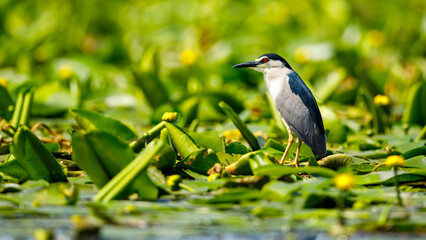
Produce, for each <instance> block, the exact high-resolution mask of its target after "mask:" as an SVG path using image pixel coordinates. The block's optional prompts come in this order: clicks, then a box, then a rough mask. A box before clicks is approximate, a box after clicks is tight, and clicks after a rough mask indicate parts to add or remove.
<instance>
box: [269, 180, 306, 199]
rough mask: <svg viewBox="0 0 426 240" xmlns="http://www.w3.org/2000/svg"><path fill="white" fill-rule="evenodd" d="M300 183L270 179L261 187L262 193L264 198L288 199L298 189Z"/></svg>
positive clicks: (300, 186)
mask: <svg viewBox="0 0 426 240" xmlns="http://www.w3.org/2000/svg"><path fill="white" fill-rule="evenodd" d="M301 188H302V185H301V184H300V183H286V182H282V181H277V180H274V181H271V182H269V183H267V184H265V185H264V186H263V187H262V195H263V196H264V197H265V198H266V199H270V200H278V201H288V200H290V199H291V197H292V196H293V193H295V192H296V191H298V190H300V189H301Z"/></svg>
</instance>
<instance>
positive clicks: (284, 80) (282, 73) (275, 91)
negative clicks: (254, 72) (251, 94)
mask: <svg viewBox="0 0 426 240" xmlns="http://www.w3.org/2000/svg"><path fill="white" fill-rule="evenodd" d="M262 72H263V74H264V75H263V77H264V79H265V84H266V87H267V88H268V92H269V94H270V95H271V97H272V99H273V100H274V102H275V98H276V97H278V95H279V93H280V92H281V93H282V91H281V89H282V88H283V87H285V86H288V84H289V83H288V79H289V77H288V75H290V74H291V73H293V72H294V71H293V70H291V69H289V68H286V67H280V68H268V69H264V71H262Z"/></svg>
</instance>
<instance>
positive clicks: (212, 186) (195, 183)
mask: <svg viewBox="0 0 426 240" xmlns="http://www.w3.org/2000/svg"><path fill="white" fill-rule="evenodd" d="M226 181H227V180H225V179H218V180H214V181H209V182H208V181H206V180H205V179H204V180H201V179H198V180H190V181H184V182H183V183H184V184H185V185H187V186H189V187H190V188H192V189H194V190H195V191H196V192H197V193H204V192H207V191H211V190H216V189H218V188H220V187H222V186H223V185H224V184H225V183H226Z"/></svg>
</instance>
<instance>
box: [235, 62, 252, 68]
mask: <svg viewBox="0 0 426 240" xmlns="http://www.w3.org/2000/svg"><path fill="white" fill-rule="evenodd" d="M257 65H259V63H258V62H256V61H251V62H245V63H240V64H237V65H235V66H233V67H232V68H248V67H256V66H257Z"/></svg>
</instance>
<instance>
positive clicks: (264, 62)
mask: <svg viewBox="0 0 426 240" xmlns="http://www.w3.org/2000/svg"><path fill="white" fill-rule="evenodd" d="M232 68H251V69H253V70H256V71H258V72H262V73H265V72H266V71H267V70H269V69H273V68H288V69H290V70H293V69H292V68H291V67H290V65H289V64H288V62H287V61H286V60H285V59H284V58H282V57H281V56H280V55H278V54H275V53H267V54H263V55H262V56H260V57H258V58H257V59H255V60H254V61H251V62H245V63H240V64H237V65H235V66H233V67H232Z"/></svg>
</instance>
